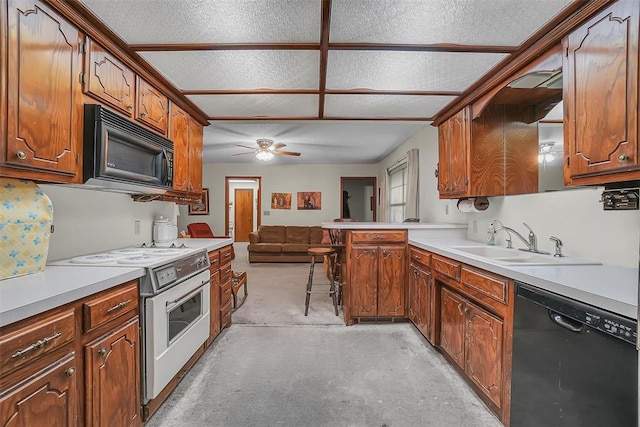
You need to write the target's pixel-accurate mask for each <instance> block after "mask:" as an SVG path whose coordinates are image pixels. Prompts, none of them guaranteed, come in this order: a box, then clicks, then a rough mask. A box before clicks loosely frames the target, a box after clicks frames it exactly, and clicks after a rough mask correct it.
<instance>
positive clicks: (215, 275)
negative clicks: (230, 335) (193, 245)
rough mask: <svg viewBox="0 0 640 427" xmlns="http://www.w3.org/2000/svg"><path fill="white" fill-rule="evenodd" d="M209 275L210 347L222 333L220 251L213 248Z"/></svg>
mask: <svg viewBox="0 0 640 427" xmlns="http://www.w3.org/2000/svg"><path fill="white" fill-rule="evenodd" d="M209 277H210V279H211V291H210V293H209V298H210V307H209V310H210V316H209V317H210V319H211V325H210V326H209V338H208V339H207V342H206V346H207V347H209V346H210V345H211V343H212V342H213V341H214V340H215V339H216V337H217V336H218V334H220V330H221V329H222V328H221V325H220V315H219V313H220V251H219V250H213V251H210V252H209Z"/></svg>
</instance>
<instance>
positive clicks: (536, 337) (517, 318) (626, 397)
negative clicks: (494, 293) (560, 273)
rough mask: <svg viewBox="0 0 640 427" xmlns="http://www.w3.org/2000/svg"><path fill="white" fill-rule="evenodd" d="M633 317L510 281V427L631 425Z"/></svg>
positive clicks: (634, 412)
mask: <svg viewBox="0 0 640 427" xmlns="http://www.w3.org/2000/svg"><path fill="white" fill-rule="evenodd" d="M636 339H637V322H636V321H635V320H633V319H629V318H626V317H622V316H619V315H616V314H613V313H610V312H607V311H603V310H601V309H598V308H594V307H592V306H590V305H586V304H583V303H580V302H578V301H575V300H572V299H568V298H565V297H562V296H559V295H557V294H553V293H550V292H546V291H544V290H541V289H539V288H536V287H533V286H530V285H526V284H523V283H516V301H515V308H514V327H513V370H512V378H511V426H512V427H523V426H531V427H534V426H535V427H540V426H562V427H570V426H576V427H578V426H579V427H588V426H621V427H622V426H624V427H627V426H629V427H633V426H637V425H638V351H637V350H636V346H635V343H636Z"/></svg>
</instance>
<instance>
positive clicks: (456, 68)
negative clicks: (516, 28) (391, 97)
mask: <svg viewBox="0 0 640 427" xmlns="http://www.w3.org/2000/svg"><path fill="white" fill-rule="evenodd" d="M506 56H507V55H506V54H496V53H453V52H380V51H353V50H341V51H330V52H329V58H328V65H327V89H356V88H363V89H376V90H427V91H428V90H441V91H463V90H464V89H466V88H467V87H468V86H470V85H471V84H472V83H474V82H475V81H476V80H478V79H479V78H480V77H481V76H482V75H484V74H485V73H486V72H487V71H489V70H490V69H491V68H492V67H494V66H495V65H496V64H498V62H500V61H501V60H502V59H504V58H505V57H506Z"/></svg>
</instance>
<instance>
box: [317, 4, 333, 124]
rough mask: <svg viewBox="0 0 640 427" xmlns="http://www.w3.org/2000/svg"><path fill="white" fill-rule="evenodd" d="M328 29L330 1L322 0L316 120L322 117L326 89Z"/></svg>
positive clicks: (329, 26) (329, 25) (329, 24)
mask: <svg viewBox="0 0 640 427" xmlns="http://www.w3.org/2000/svg"><path fill="white" fill-rule="evenodd" d="M330 28H331V0H322V20H321V21H320V81H319V82H318V91H319V94H318V95H319V96H318V118H320V119H321V118H323V117H324V95H325V90H326V88H327V62H328V58H329V31H330Z"/></svg>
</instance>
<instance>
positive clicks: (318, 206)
mask: <svg viewBox="0 0 640 427" xmlns="http://www.w3.org/2000/svg"><path fill="white" fill-rule="evenodd" d="M297 207H298V210H317V211H319V210H322V193H321V192H319V191H302V192H298V204H297Z"/></svg>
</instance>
